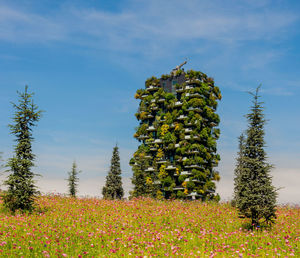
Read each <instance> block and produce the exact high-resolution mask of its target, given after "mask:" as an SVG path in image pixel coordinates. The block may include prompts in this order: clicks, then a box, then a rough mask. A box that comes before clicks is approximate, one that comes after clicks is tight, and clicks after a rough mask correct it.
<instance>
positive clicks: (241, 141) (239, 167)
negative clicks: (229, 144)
mask: <svg viewBox="0 0 300 258" xmlns="http://www.w3.org/2000/svg"><path fill="white" fill-rule="evenodd" d="M238 139H239V151H238V153H237V155H238V156H237V158H236V167H235V170H234V194H233V204H234V206H235V205H236V199H237V198H238V193H239V191H240V180H241V170H242V168H243V152H244V148H245V135H244V134H243V133H242V134H241V135H240V137H239V138H238Z"/></svg>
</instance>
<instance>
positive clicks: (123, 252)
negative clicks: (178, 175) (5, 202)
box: [0, 196, 300, 257]
mask: <svg viewBox="0 0 300 258" xmlns="http://www.w3.org/2000/svg"><path fill="white" fill-rule="evenodd" d="M38 205H39V207H40V212H35V213H33V214H16V215H15V216H13V215H10V214H8V213H5V212H4V211H2V212H1V213H0V220H1V223H0V256H1V257H111V256H116V257H122V256H124V257H128V256H132V257H145V256H147V257H149V256H158V257H162V256H172V257H173V256H177V255H178V256H185V257H191V256H198V257H251V256H253V257H267V256H268V257H277V256H282V257H285V256H298V255H299V249H298V248H299V231H300V230H299V228H300V225H299V224H300V212H299V211H300V209H299V207H278V211H277V216H278V218H277V223H276V224H275V226H274V227H273V228H272V229H271V230H265V229H258V230H254V231H249V230H247V229H246V226H245V225H246V224H247V220H245V219H240V218H238V215H237V211H236V209H235V208H233V207H231V206H230V205H229V204H225V203H223V204H214V203H201V202H199V201H193V202H181V201H177V200H176V201H156V200H152V199H134V200H131V201H106V200H100V199H96V198H84V199H74V198H67V197H61V196H43V197H40V198H39V199H38Z"/></svg>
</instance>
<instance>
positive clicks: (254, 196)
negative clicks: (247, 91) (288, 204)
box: [235, 87, 277, 227]
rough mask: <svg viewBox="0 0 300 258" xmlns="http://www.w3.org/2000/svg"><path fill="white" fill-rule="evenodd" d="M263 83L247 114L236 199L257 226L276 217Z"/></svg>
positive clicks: (244, 214)
mask: <svg viewBox="0 0 300 258" xmlns="http://www.w3.org/2000/svg"><path fill="white" fill-rule="evenodd" d="M259 89H260V87H258V88H257V89H256V92H255V93H251V94H252V95H253V106H252V107H251V113H249V114H248V115H246V117H247V120H248V129H247V131H246V136H247V137H246V140H245V143H242V144H241V145H242V147H241V154H240V158H239V159H240V161H239V162H238V163H237V168H236V172H237V173H236V178H235V202H236V207H237V208H238V209H239V212H240V214H241V215H242V216H244V217H246V218H251V222H252V226H253V227H257V226H259V225H260V223H261V222H262V220H264V221H265V222H266V223H268V224H269V223H271V222H274V220H275V219H276V214H275V212H276V197H277V192H276V189H275V187H274V186H273V185H272V178H271V175H270V170H271V168H272V166H271V165H270V164H268V163H267V161H266V159H267V156H266V152H265V150H264V147H265V140H264V135H265V131H264V125H265V123H266V120H265V118H264V114H263V106H262V104H263V103H262V102H259V97H260V96H259V95H258V92H259Z"/></svg>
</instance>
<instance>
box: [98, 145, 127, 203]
mask: <svg viewBox="0 0 300 258" xmlns="http://www.w3.org/2000/svg"><path fill="white" fill-rule="evenodd" d="M102 195H103V198H104V199H109V200H114V199H122V197H123V195H124V190H123V187H122V177H121V166H120V156H119V148H118V146H117V145H116V146H115V147H114V149H113V154H112V158H111V165H110V170H109V172H108V175H107V176H106V183H105V186H104V187H103V189H102Z"/></svg>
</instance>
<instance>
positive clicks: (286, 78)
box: [0, 0, 300, 203]
mask: <svg viewBox="0 0 300 258" xmlns="http://www.w3.org/2000/svg"><path fill="white" fill-rule="evenodd" d="M299 28H300V2H299V1H292V0H290V1H283V0H273V1H269V0H260V1H258V0H244V1H238V0H228V1H221V0H219V1H217V0H216V1H211V0H199V1H196V0H188V1H177V0H174V1H159V0H148V1H144V0H139V1H138V0H129V1H125V0H124V1H101V0H98V1H96V0H75V1H74V0H73V1H68V0H65V1H62V0H60V1H55V0H45V1H42V0H41V1H36V0H35V1H33V0H26V1H25V0H23V1H12V0H10V1H5V0H0V150H1V151H2V152H3V158H4V159H7V158H9V157H11V155H12V145H13V144H14V143H13V136H11V135H10V134H9V129H8V127H7V125H8V124H9V123H10V122H11V117H12V113H13V109H12V105H11V102H14V101H16V100H17V94H16V91H17V90H19V91H22V90H23V89H24V86H25V84H28V85H29V88H30V90H31V91H33V92H35V97H34V99H35V102H36V103H37V104H38V105H39V107H40V108H41V109H43V110H45V112H44V114H43V117H42V119H41V120H40V122H39V124H38V127H36V128H35V129H34V136H35V143H34V152H35V153H36V155H37V159H36V164H37V167H36V168H35V171H36V172H38V173H40V174H41V175H42V177H41V178H40V179H39V181H38V184H39V186H40V187H41V191H44V192H49V191H57V192H65V191H66V181H65V180H64V179H65V178H66V177H67V171H69V170H70V168H71V165H72V162H73V160H76V162H77V163H78V167H79V169H81V170H82V173H81V175H80V194H82V195H86V194H87V195H100V192H101V186H102V185H103V183H104V179H105V176H106V173H107V171H108V169H109V164H110V158H111V153H112V149H113V146H114V145H115V144H116V143H118V145H119V147H120V153H121V166H122V170H123V180H124V187H125V189H126V191H127V192H128V190H129V189H130V177H131V175H132V172H131V169H130V167H129V165H128V162H129V159H130V157H131V155H132V153H133V152H134V151H135V149H136V147H137V145H138V143H137V142H136V140H135V139H134V138H133V133H134V127H135V126H137V124H138V123H137V121H136V119H135V116H134V113H135V112H136V109H137V107H138V101H136V100H135V99H134V97H133V96H134V93H135V91H136V89H138V88H142V87H144V81H145V80H146V79H147V78H148V77H150V76H152V75H155V76H160V75H161V74H165V73H169V72H170V71H171V69H172V68H174V67H175V66H176V65H178V64H180V63H181V62H182V61H184V60H185V59H186V58H187V60H188V63H187V65H186V66H185V69H194V70H200V71H202V72H205V73H206V74H208V75H209V76H211V77H213V78H214V79H215V82H216V84H217V85H218V86H219V87H220V89H221V91H222V95H223V99H222V101H221V102H220V103H219V108H218V113H219V114H220V117H221V124H220V128H221V138H220V140H219V142H218V149H219V153H220V155H221V158H222V161H221V164H220V166H219V168H218V169H219V171H220V174H221V176H222V179H221V181H220V183H219V184H218V190H217V191H218V192H219V193H220V194H221V197H222V198H223V199H224V200H226V199H229V198H230V196H231V194H232V180H233V169H234V164H235V156H236V152H237V137H238V136H239V135H240V133H241V132H242V130H244V129H246V120H245V118H244V115H245V114H246V113H247V112H248V111H249V106H250V103H251V97H250V95H249V94H247V93H246V92H247V91H249V90H253V89H255V87H256V86H257V85H259V84H262V92H261V95H262V100H263V101H264V102H265V107H266V111H265V113H266V118H267V119H269V121H268V124H267V126H266V142H267V148H266V150H267V153H268V156H269V161H270V162H271V163H272V164H274V165H275V169H274V170H273V171H272V174H273V176H274V184H275V185H276V186H278V187H283V188H282V189H281V190H280V191H279V201H280V202H293V203H299V201H300V198H299V197H300V190H299V189H298V188H299V187H298V186H299V184H300V180H299V178H300V165H299V163H298V162H297V161H298V159H299V157H300V150H299V149H300V148H299V146H300V136H299V127H300V120H299V119H298V117H299V112H300V104H299V97H300V96H299V95H300V74H299V70H300V31H299ZM2 178H3V176H2Z"/></svg>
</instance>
